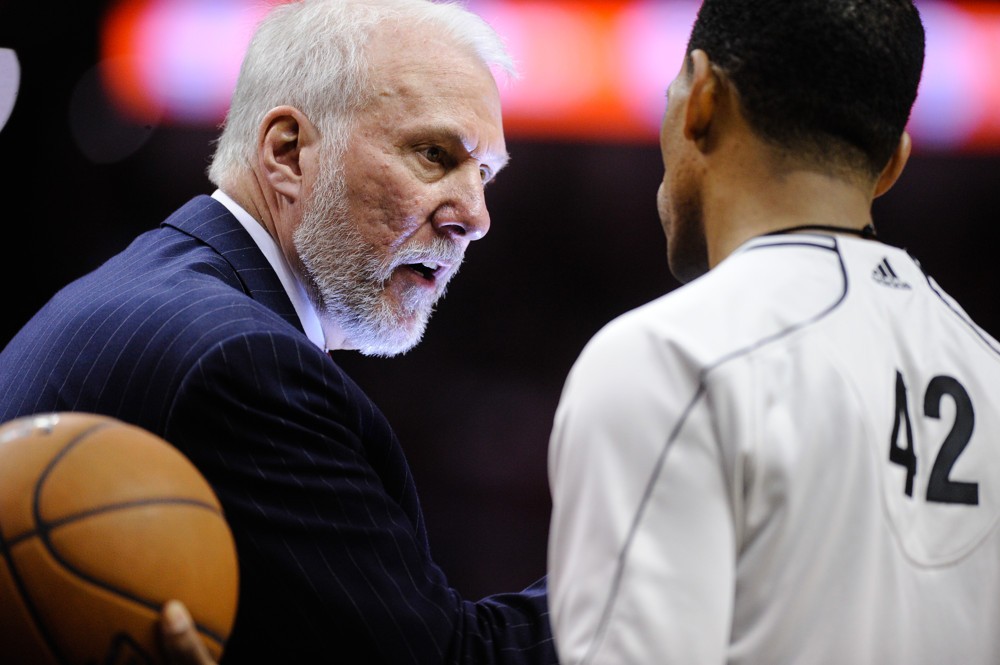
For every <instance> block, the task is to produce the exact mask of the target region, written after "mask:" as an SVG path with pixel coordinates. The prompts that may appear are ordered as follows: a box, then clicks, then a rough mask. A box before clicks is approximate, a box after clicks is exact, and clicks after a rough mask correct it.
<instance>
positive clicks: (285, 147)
mask: <svg viewBox="0 0 1000 665" xmlns="http://www.w3.org/2000/svg"><path fill="white" fill-rule="evenodd" d="M318 140H319V132H318V131H317V130H316V128H315V127H314V126H313V124H312V123H311V122H310V121H309V118H307V117H306V115H305V114H304V113H302V112H301V111H299V110H298V109H297V108H295V107H294V106H278V107H275V108H273V109H271V110H270V111H268V112H267V114H266V115H265V116H264V119H263V121H262V122H261V124H260V136H259V138H258V141H257V159H258V162H259V164H260V168H261V173H262V175H263V177H264V179H265V180H266V181H267V183H268V184H269V185H270V186H271V189H272V190H274V192H275V193H276V194H278V195H279V196H282V197H285V198H287V199H289V200H291V201H295V200H297V199H299V198H300V197H301V196H302V187H303V184H304V183H303V173H304V172H305V170H306V169H308V168H310V163H309V153H310V151H312V150H314V149H315V148H316V146H317V145H318Z"/></svg>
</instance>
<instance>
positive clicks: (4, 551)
mask: <svg viewBox="0 0 1000 665" xmlns="http://www.w3.org/2000/svg"><path fill="white" fill-rule="evenodd" d="M0 556H2V557H3V559H4V560H5V561H6V562H7V570H8V571H10V576H11V579H12V580H14V585H15V586H16V587H17V590H18V591H19V592H20V594H21V600H22V601H24V606H25V608H26V609H27V610H28V614H30V615H31V618H32V619H33V620H34V622H35V628H36V629H37V630H38V632H39V633H41V635H42V642H43V643H44V644H45V646H46V647H47V648H48V649H49V651H50V652H51V653H52V657H53V658H55V659H56V660H57V661H59V662H60V663H67V661H66V659H65V658H63V656H62V654H60V653H59V652H58V651H56V649H55V647H54V646H53V643H54V640H53V639H52V636H51V635H50V634H49V632H48V630H47V628H46V626H45V624H44V623H43V622H42V618H41V616H39V614H38V609H37V608H36V607H35V604H34V603H33V602H31V596H30V595H29V594H28V589H27V587H25V585H24V580H23V579H21V575H20V574H19V573H18V570H17V566H16V565H14V559H13V557H11V555H10V549H9V547H8V543H7V540H6V539H5V538H4V535H3V524H2V523H0ZM67 665H68V663H67Z"/></svg>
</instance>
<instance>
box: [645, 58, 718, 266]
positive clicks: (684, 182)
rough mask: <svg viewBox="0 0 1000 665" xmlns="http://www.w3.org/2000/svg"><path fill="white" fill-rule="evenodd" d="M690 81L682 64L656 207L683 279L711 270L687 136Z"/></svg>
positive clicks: (670, 102)
mask: <svg viewBox="0 0 1000 665" xmlns="http://www.w3.org/2000/svg"><path fill="white" fill-rule="evenodd" d="M688 84H689V82H688V75H687V71H686V64H682V65H681V71H680V73H679V74H678V75H677V77H676V78H675V79H674V80H673V82H672V83H671V84H670V87H669V89H668V91H667V108H666V111H665V112H664V114H663V123H662V125H661V126H660V152H661V154H662V156H663V182H661V183H660V187H659V189H658V190H657V193H656V207H657V210H658V211H659V214H660V223H661V224H662V225H663V233H664V235H665V236H666V239H667V263H668V264H669V266H670V272H671V273H673V275H674V277H676V278H677V279H678V280H679V281H681V282H689V281H691V280H693V279H695V278H696V277H699V276H701V275H703V274H704V273H705V272H707V271H708V248H707V245H706V239H705V225H704V216H703V209H702V200H701V190H700V187H699V186H700V174H699V170H700V167H699V165H698V164H697V162H696V161H695V159H694V158H695V155H694V152H695V151H694V148H693V146H692V145H691V141H690V140H689V139H688V138H687V137H685V136H684V112H685V104H686V102H687V100H688V95H689V92H690V91H689V85H688Z"/></svg>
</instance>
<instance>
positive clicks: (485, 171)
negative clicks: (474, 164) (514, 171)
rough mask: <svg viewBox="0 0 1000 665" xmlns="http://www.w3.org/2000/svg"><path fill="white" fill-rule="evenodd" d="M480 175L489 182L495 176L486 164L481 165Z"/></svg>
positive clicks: (484, 180)
mask: <svg viewBox="0 0 1000 665" xmlns="http://www.w3.org/2000/svg"><path fill="white" fill-rule="evenodd" d="M479 177H480V178H482V179H483V182H489V181H490V179H492V178H493V172H492V171H490V170H489V169H488V168H487V167H485V166H480V167H479Z"/></svg>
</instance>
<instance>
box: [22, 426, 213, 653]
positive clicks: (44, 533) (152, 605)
mask: <svg viewBox="0 0 1000 665" xmlns="http://www.w3.org/2000/svg"><path fill="white" fill-rule="evenodd" d="M114 425H115V423H99V424H97V425H94V426H93V427H90V428H87V429H86V430H84V431H82V432H80V433H79V434H77V435H76V436H75V437H74V438H73V439H72V440H70V441H69V442H68V443H67V444H66V445H65V446H63V448H62V450H60V451H59V452H58V453H56V455H54V456H53V458H52V460H51V461H50V462H49V463H48V465H46V467H45V469H44V470H43V471H42V473H41V474H40V475H39V476H38V480H37V481H36V482H35V492H34V496H33V497H32V511H33V513H34V516H35V524H37V525H39V528H38V538H39V540H40V541H41V542H42V545H43V546H44V547H45V549H46V550H47V551H48V552H49V554H50V555H52V558H53V559H55V560H56V562H58V563H59V564H60V565H62V567H63V568H65V569H66V570H68V571H69V572H71V573H73V574H74V575H76V576H78V577H79V578H80V579H82V580H84V581H86V582H89V583H90V584H92V585H94V586H95V587H97V588H99V589H104V590H105V591H109V592H112V593H116V594H118V595H119V596H121V597H123V598H126V599H128V600H131V601H132V602H134V603H136V604H138V605H142V606H143V607H147V608H149V609H151V610H153V611H154V612H156V613H157V614H158V613H159V612H160V610H161V609H162V603H156V602H153V601H151V600H149V599H146V598H140V597H139V596H136V595H135V594H132V593H129V592H127V591H125V590H124V589H118V588H116V587H114V586H111V585H110V584H106V583H105V582H102V581H100V580H97V579H94V578H93V577H91V576H90V575H88V574H87V573H85V572H83V571H82V570H79V569H78V568H76V567H75V566H73V565H72V564H70V563H69V562H68V561H66V560H65V559H64V558H62V557H61V556H59V552H58V551H57V550H56V548H55V547H54V546H53V544H52V541H51V540H50V539H49V531H50V529H49V528H48V524H47V523H46V522H45V520H43V519H42V517H41V508H40V506H39V502H40V500H41V499H40V497H41V494H42V489H41V488H42V485H43V484H44V483H45V481H46V479H47V478H48V476H49V474H50V473H51V472H52V469H54V468H55V466H56V464H58V463H59V462H60V461H61V460H62V459H63V458H64V457H65V456H66V455H67V453H68V452H69V450H70V449H71V448H73V447H74V446H76V445H77V444H79V443H80V442H81V441H82V440H83V439H84V438H86V437H88V436H90V435H91V434H93V433H94V432H96V431H98V430H100V429H104V428H106V427H111V426H114ZM212 510H213V511H215V508H214V507H212ZM60 522H62V520H60ZM25 598H26V599H27V596H25ZM39 625H41V622H39ZM194 625H195V628H197V629H198V631H199V632H201V633H203V634H204V635H206V636H208V637H211V638H212V639H214V640H215V641H216V642H218V643H219V644H224V643H225V640H224V639H222V637H221V636H220V635H218V634H217V633H216V632H215V631H213V630H209V629H208V628H206V627H205V626H203V625H202V624H200V623H198V622H197V621H195V622H194ZM43 632H44V631H43ZM46 636H47V633H46ZM49 646H50V648H52V650H53V651H56V649H55V646H54V645H51V644H50V645H49ZM59 660H61V661H62V662H66V659H65V658H60V659H59Z"/></svg>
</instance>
